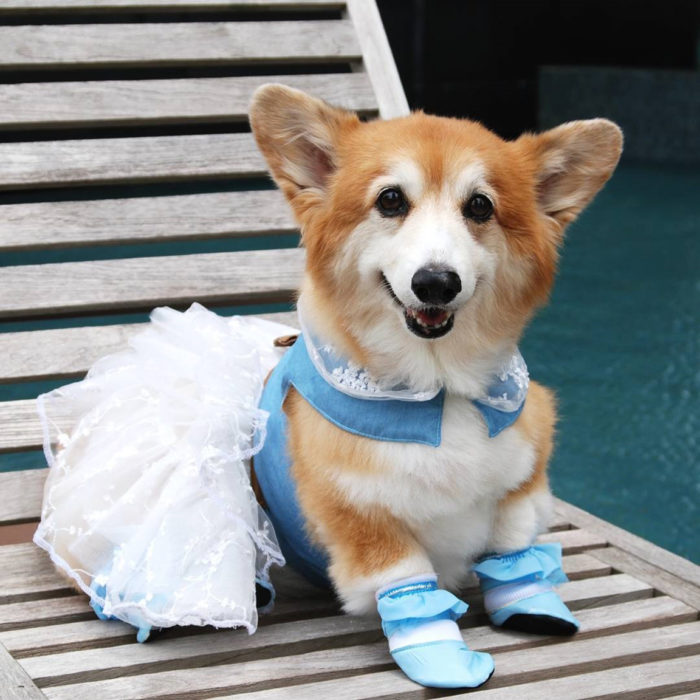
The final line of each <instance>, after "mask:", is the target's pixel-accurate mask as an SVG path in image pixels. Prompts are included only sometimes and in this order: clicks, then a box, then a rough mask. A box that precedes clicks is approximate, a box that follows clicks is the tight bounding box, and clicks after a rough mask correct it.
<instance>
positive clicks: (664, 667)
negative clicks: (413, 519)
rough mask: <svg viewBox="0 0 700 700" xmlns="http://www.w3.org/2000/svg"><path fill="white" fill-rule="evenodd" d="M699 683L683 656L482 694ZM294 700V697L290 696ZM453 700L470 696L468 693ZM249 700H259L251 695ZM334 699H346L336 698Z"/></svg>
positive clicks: (602, 691)
mask: <svg viewBox="0 0 700 700" xmlns="http://www.w3.org/2000/svg"><path fill="white" fill-rule="evenodd" d="M699 683H700V674H699V673H698V662H697V659H688V658H686V657H681V658H677V659H669V660H666V661H653V662H650V663H642V664H639V665H634V666H625V667H623V668H613V669H609V670H605V671H598V672H595V671H594V672H592V673H587V674H585V675H575V676H568V677H566V678H559V679H554V680H545V681H540V682H538V683H530V684H528V685H524V684H523V685H518V686H515V687H513V688H503V689H494V690H488V689H487V690H485V691H483V698H484V700H515V699H516V698H517V700H542V698H566V700H584V699H585V698H593V697H596V698H604V697H605V698H615V697H618V698H625V699H631V698H638V699H639V700H651V698H660V697H664V694H665V693H669V694H670V695H674V696H675V695H676V693H677V692H678V691H683V690H691V689H697V688H698V684H699ZM288 697H291V696H288ZM454 697H462V698H466V697H469V696H467V695H466V694H462V695H458V696H454ZM250 700H256V699H255V696H251V698H250ZM335 700H345V698H343V697H342V696H341V697H338V696H335Z"/></svg>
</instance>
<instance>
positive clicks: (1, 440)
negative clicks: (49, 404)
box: [0, 399, 41, 495]
mask: <svg viewBox="0 0 700 700" xmlns="http://www.w3.org/2000/svg"><path fill="white" fill-rule="evenodd" d="M37 440H38V442H37ZM37 444H41V425H40V424H39V420H38V416H37V412H36V401H35V400H34V399H30V400H26V401H3V402H0V454H2V453H3V452H8V451H15V450H23V449H32V448H33V447H36V446H37ZM3 495H4V494H3Z"/></svg>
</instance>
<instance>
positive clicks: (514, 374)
mask: <svg viewBox="0 0 700 700" xmlns="http://www.w3.org/2000/svg"><path fill="white" fill-rule="evenodd" d="M297 313H298V316H299V324H300V326H301V331H302V337H303V338H304V343H305V345H306V350H307V352H308V354H309V357H310V358H311V361H312V362H313V364H314V366H315V367H316V370H317V371H318V373H319V374H320V375H321V376H322V377H323V378H324V379H325V380H326V382H328V383H329V384H330V385H331V386H333V387H334V388H335V389H337V390H338V391H341V392H343V393H344V394H347V395H348V396H353V397H355V398H360V399H384V400H387V399H395V400H399V401H429V400H430V399H432V398H434V397H435V396H437V395H438V394H439V393H440V390H441V389H442V387H436V388H435V389H434V390H430V391H413V390H412V389H411V388H410V387H408V386H406V385H405V384H395V385H393V386H386V385H383V384H382V383H381V382H379V381H378V380H377V379H375V378H374V377H373V376H372V375H371V374H370V373H369V371H368V370H367V369H366V368H365V367H362V366H360V365H358V364H357V363H355V362H353V361H352V360H350V359H348V358H347V357H344V356H343V355H341V354H340V352H339V351H338V350H337V348H335V347H334V346H333V345H332V344H330V343H324V342H323V341H322V340H321V339H320V338H319V337H318V336H317V335H316V334H315V333H314V332H313V330H312V329H311V328H310V326H309V325H308V323H307V322H306V318H305V316H304V313H303V310H302V301H301V299H300V300H299V303H298V304H297ZM528 385H529V376H528V372H527V365H526V364H525V360H524V359H523V356H522V355H521V354H520V351H519V350H518V349H517V348H516V349H515V351H514V353H513V354H512V355H511V356H510V358H508V361H507V362H506V363H505V364H504V365H503V367H502V368H501V370H500V371H499V372H497V373H496V374H495V375H494V377H493V380H492V381H491V383H490V384H489V387H488V389H487V390H486V393H485V394H484V395H483V396H480V397H479V398H478V399H477V401H478V402H479V403H481V404H482V405H485V406H489V407H491V408H495V409H496V410H499V411H504V412H506V413H511V412H513V411H517V410H518V409H519V408H520V407H521V406H522V404H523V402H524V401H525V396H526V395H527V389H528Z"/></svg>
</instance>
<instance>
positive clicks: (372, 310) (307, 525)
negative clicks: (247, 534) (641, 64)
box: [250, 85, 622, 687]
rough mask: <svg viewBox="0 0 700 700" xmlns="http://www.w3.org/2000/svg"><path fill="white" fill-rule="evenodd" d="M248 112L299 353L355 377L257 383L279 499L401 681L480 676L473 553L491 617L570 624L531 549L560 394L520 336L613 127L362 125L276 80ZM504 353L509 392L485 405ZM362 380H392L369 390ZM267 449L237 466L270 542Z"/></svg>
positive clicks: (486, 668) (553, 559) (546, 288)
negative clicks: (285, 492)
mask: <svg viewBox="0 0 700 700" xmlns="http://www.w3.org/2000/svg"><path fill="white" fill-rule="evenodd" d="M250 123H251V127H252V130H253V133H254V135H255V138H256V140H257V143H258V145H259V148H260V150H261V151H262V153H263V155H264V157H265V159H266V160H267V163H268V165H269V168H270V171H271V174H272V177H273V178H274V180H275V182H276V183H277V185H278V186H279V187H280V189H281V190H282V192H283V193H284V195H285V196H286V199H287V200H288V202H289V204H290V205H291V208H292V210H293V212H294V216H295V217H296V220H297V221H298V223H299V226H300V229H301V234H302V237H301V241H302V245H303V247H304V248H305V251H306V270H305V274H304V278H303V283H302V286H301V291H300V296H299V307H300V310H301V311H302V321H303V329H304V333H303V334H304V336H306V340H307V341H308V340H309V338H311V337H313V338H314V339H315V340H314V341H313V343H312V344H311V345H310V344H309V343H308V342H307V343H306V347H300V348H299V351H298V352H299V353H303V354H304V358H301V359H299V360H298V362H301V363H302V364H303V363H304V362H307V361H308V359H309V356H311V359H312V360H313V362H312V364H314V365H315V364H317V361H318V357H319V353H320V354H321V355H322V354H323V348H328V347H330V348H332V352H333V357H334V358H336V361H337V362H340V363H341V365H342V366H340V365H339V366H340V369H338V367H331V371H330V375H329V376H331V379H332V377H333V376H335V377H336V378H337V377H338V376H340V377H342V376H344V375H347V374H348V371H349V370H350V371H349V373H350V375H351V379H352V377H354V380H355V384H356V385H357V386H358V387H359V389H358V391H357V392H356V394H355V395H354V396H351V397H347V402H348V403H347V407H340V408H338V415H335V414H334V413H333V411H334V410H335V409H333V408H328V407H327V406H325V404H323V402H324V401H329V402H330V404H332V405H335V399H334V398H333V396H337V397H338V402H339V403H342V402H343V401H346V398H345V397H344V396H343V398H342V400H341V394H342V389H343V387H342V386H336V387H335V388H333V389H332V391H334V392H335V394H332V395H331V396H330V398H328V399H319V398H317V395H316V394H314V391H315V390H311V389H308V390H306V391H305V390H304V380H303V379H299V378H298V377H296V378H295V376H294V372H295V371H296V370H294V369H293V368H291V369H289V368H288V371H289V372H290V375H289V376H288V377H287V378H286V380H285V381H283V382H282V383H281V384H280V383H278V385H277V388H276V389H274V388H273V389H270V391H271V392H273V393H274V392H276V394H277V395H276V397H273V399H271V401H275V400H276V401H277V403H278V404H279V406H278V410H279V412H280V413H281V421H282V422H281V423H280V426H281V427H280V431H281V432H280V435H279V436H278V437H279V439H280V440H283V441H286V457H287V462H288V463H287V465H286V466H285V469H288V479H289V481H290V482H291V483H292V484H293V489H294V494H293V497H294V498H295V499H296V500H297V506H298V510H297V512H296V513H295V514H294V516H295V517H296V519H297V521H298V519H299V518H301V520H302V521H303V529H304V536H305V537H307V538H308V542H309V544H308V546H309V547H310V548H311V549H313V550H314V551H320V552H322V553H323V556H324V557H325V560H324V562H325V563H324V565H325V567H326V570H327V575H328V578H329V579H330V581H331V582H332V585H333V587H334V588H335V590H336V591H337V594H338V596H339V597H340V599H341V600H342V603H343V606H344V609H345V610H346V611H347V612H348V613H353V614H376V613H377V610H378V611H379V614H380V617H381V619H382V625H383V629H384V632H385V633H386V636H387V638H388V640H389V648H390V650H391V652H392V655H393V656H394V658H395V660H396V661H397V663H398V665H399V666H400V667H401V668H402V669H403V670H404V672H405V673H406V674H407V675H408V676H409V677H410V678H412V679H414V680H416V681H417V682H419V683H422V684H423V685H427V686H436V687H473V686H477V685H480V684H481V683H483V682H485V681H486V680H487V679H488V677H490V675H491V673H492V672H493V662H492V661H491V659H490V657H489V656H488V654H482V653H479V652H476V651H472V650H470V649H469V648H468V647H467V646H466V644H465V643H464V641H463V639H462V636H461V633H460V632H459V630H458V628H457V625H456V623H455V620H456V619H457V618H458V617H459V616H460V615H461V614H462V613H463V612H464V610H466V605H465V604H464V603H462V602H461V601H460V600H459V599H458V598H457V597H456V596H455V595H454V593H456V592H458V591H459V590H460V588H461V587H462V586H463V585H464V583H465V581H466V580H467V577H468V576H469V574H470V571H471V570H472V568H474V570H475V571H476V573H477V576H478V577H479V580H480V582H481V585H482V589H483V591H484V596H485V605H486V609H487V612H488V613H489V614H490V616H491V620H492V622H493V624H495V625H504V626H508V627H514V628H517V629H523V630H529V631H535V632H545V633H546V632H551V633H560V634H561V633H564V634H569V633H572V632H574V631H575V630H576V629H577V627H578V623H577V622H576V620H575V618H574V617H573V616H572V615H571V613H570V612H569V611H568V610H567V609H566V606H564V604H563V603H562V602H561V600H560V599H559V598H558V596H557V595H556V593H555V592H554V591H553V590H552V585H553V584H556V583H558V582H561V581H563V580H566V579H565V577H564V575H563V572H561V566H560V564H561V562H560V549H559V551H558V552H557V551H555V550H556V547H552V546H550V548H549V549H547V547H546V546H539V547H538V546H536V545H533V542H534V540H535V538H536V537H537V535H538V534H539V533H541V532H542V531H543V530H545V529H546V527H547V524H548V521H549V519H550V515H551V509H552V503H551V501H552V499H551V493H550V489H549V485H548V480H547V463H548V461H549V458H550V455H551V452H552V445H553V438H554V426H555V422H556V408H555V400H554V397H553V395H552V392H551V391H550V390H548V389H547V388H545V387H544V386H542V385H540V384H538V383H536V382H534V381H530V382H529V386H528V385H527V376H526V370H525V369H524V363H522V361H521V359H519V355H518V353H517V344H518V341H519V339H520V337H521V335H522V333H523V329H524V328H525V326H526V324H527V323H528V321H529V320H530V319H531V318H532V315H533V313H534V312H535V310H536V309H537V308H538V307H539V306H540V305H542V304H543V303H544V302H546V300H547V298H548V295H549V292H550V289H551V287H552V283H553V280H554V277H555V272H556V266H557V255H558V249H559V246H560V244H561V242H562V237H563V233H564V230H565V228H566V227H567V225H568V224H569V223H571V222H572V221H573V220H574V219H575V218H576V216H577V215H578V214H579V212H581V210H582V209H583V208H584V207H585V206H586V205H587V204H588V203H589V202H590V201H591V200H592V198H593V197H594V196H595V194H596V193H597V192H598V191H599V190H600V188H601V187H602V186H603V184H604V183H605V182H606V181H607V180H608V178H609V177H610V176H611V174H612V172H613V170H614V169H615V166H616V165H617V162H618V160H619V157H620V154H621V149H622V134H621V131H620V129H619V128H618V127H617V126H616V125H615V124H614V123H612V122H610V121H607V120H605V119H592V120H588V121H575V122H570V123H566V124H563V125H562V126H559V127H557V128H554V129H551V130H549V131H546V132H544V133H541V134H525V135H523V136H521V137H520V138H518V139H516V140H514V141H504V140H503V139H501V138H499V137H498V136H497V135H495V134H494V133H492V132H491V131H489V130H487V129H486V128H484V127H483V126H482V125H480V124H478V123H476V122H473V121H469V120H465V119H453V118H441V117H437V116H432V115H428V114H424V113H422V112H415V113H413V114H411V115H410V116H407V117H402V118H398V119H392V120H389V121H381V120H377V121H367V122H363V121H361V120H360V119H359V118H358V116H357V115H356V114H354V113H352V112H348V111H345V110H343V109H339V108H336V107H333V106H330V105H328V104H326V103H325V102H323V101H321V100H319V99H316V98H314V97H311V96H309V95H307V94H305V93H302V92H300V91H298V90H294V89H291V88H288V87H285V86H282V85H265V86H263V87H261V88H260V89H259V90H258V91H257V92H256V93H255V95H254V97H253V100H252V105H251V108H250ZM300 344H302V341H301V340H297V341H296V343H295V347H296V346H297V345H300ZM338 358H341V359H340V360H338ZM290 362H291V361H290ZM514 363H515V366H516V369H515V370H513V372H511V374H512V376H513V377H515V379H516V383H517V385H518V388H519V390H520V394H521V396H520V400H519V404H518V405H516V406H510V407H507V408H506V410H503V408H502V407H501V408H498V407H495V408H494V407H491V408H487V409H484V407H483V404H484V402H486V403H487V404H488V399H489V397H491V398H494V397H493V392H491V391H490V387H491V386H492V385H493V383H494V380H495V381H496V384H497V386H498V378H499V377H500V378H501V381H503V380H504V378H505V377H506V375H507V374H508V373H509V372H510V371H511V370H509V369H508V368H511V369H512V367H513V366H514ZM348 368H349V370H348ZM358 368H360V369H358ZM336 370H337V371H336ZM304 371H306V370H304ZM299 372H302V371H301V370H299ZM302 373H303V372H302ZM273 377H274V373H273ZM358 378H359V379H358ZM368 378H369V379H368ZM271 380H272V378H271ZM358 382H359V383H358ZM346 385H347V386H351V388H352V386H353V382H352V381H349V382H346ZM368 386H369V387H370V389H367V387H368ZM377 386H378V387H380V389H381V388H386V387H392V388H395V387H400V389H399V390H398V393H395V394H392V393H391V391H390V392H389V393H388V394H387V395H385V396H381V397H380V398H376V397H373V396H372V395H371V393H372V391H374V389H373V388H372V387H374V388H376V387H377ZM280 387H281V388H280ZM266 391H267V389H266ZM363 391H364V392H365V395H363ZM499 391H500V389H499ZM523 392H525V393H526V396H523ZM385 393H386V392H385ZM380 394H381V391H380ZM426 397H427V398H426ZM495 398H497V399H498V398H500V397H499V396H496V397H495ZM352 402H355V403H352ZM409 403H410V404H411V405H410V407H408V408H407V407H406V404H409ZM422 405H426V406H429V407H430V409H426V412H425V413H421V406H422ZM353 407H354V408H353ZM266 408H268V409H270V405H269V406H267V407H266ZM272 408H273V409H274V406H273V407H272ZM409 408H410V411H409V410H408V409H409ZM488 411H491V417H493V415H495V417H496V422H497V423H498V426H497V427H496V428H494V429H493V430H492V428H493V426H492V425H491V424H490V420H491V418H489V416H488V415H487V413H488ZM365 413H366V415H365ZM408 413H410V416H408ZM384 416H386V421H385V419H384ZM436 416H437V417H436ZM356 420H359V421H360V423H361V424H362V426H363V427H361V428H358V427H357V425H355V421H356ZM363 421H364V422H363ZM499 421H500V422H499ZM384 422H386V423H387V424H388V425H389V427H388V428H387V429H388V430H389V434H388V435H387V434H384V433H383V432H382V431H383V430H384V428H383V427H382V424H383V423H384ZM368 423H371V425H368ZM402 431H403V432H402ZM430 431H433V432H431V433H430V435H432V437H430V435H429V436H428V437H429V439H425V438H426V434H427V433H429V432H430ZM264 452H265V450H263V454H262V459H260V460H258V457H256V462H255V472H256V475H257V476H258V479H259V482H260V486H261V490H262V497H263V498H264V499H265V500H266V501H267V502H268V504H269V505H270V508H271V515H272V516H273V522H274V523H275V528H276V529H278V530H281V531H282V532H281V533H280V532H279V531H278V535H280V540H281V542H282V541H287V540H288V539H289V538H287V537H286V534H285V532H284V530H285V527H286V524H285V523H284V522H278V521H277V520H275V518H274V515H275V508H274V504H275V499H276V498H277V495H276V493H275V489H276V488H277V486H276V482H275V481H274V478H271V477H270V476H269V474H267V475H266V473H265V472H269V470H270V469H275V468H277V467H275V466H274V465H273V466H272V467H270V466H268V465H269V464H270V463H271V462H274V460H275V458H274V456H273V457H266V456H265V454H264ZM285 478H287V477H285ZM266 487H267V488H266ZM282 508H283V506H282ZM283 519H284V518H283V517H280V518H278V520H283ZM295 527H298V522H297V523H296V525H295ZM292 539H293V536H292ZM289 542H291V540H289ZM289 542H288V543H289ZM293 548H294V543H293V542H291V545H290V549H293ZM285 555H287V553H285ZM301 558H302V559H304V556H303V553H302V555H301ZM288 559H290V557H289V556H288ZM308 560H309V557H307V561H308ZM303 564H304V562H303V561H302V568H303Z"/></svg>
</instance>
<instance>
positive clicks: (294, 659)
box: [39, 624, 700, 700]
mask: <svg viewBox="0 0 700 700" xmlns="http://www.w3.org/2000/svg"><path fill="white" fill-rule="evenodd" d="M470 632H471V630H469V631H467V633H466V634H465V637H466V638H467V639H468V640H469V643H470V644H471V645H472V646H473V647H475V648H478V649H480V650H484V651H493V652H494V656H495V661H496V664H497V668H498V676H496V677H494V679H493V681H491V682H490V683H489V687H490V688H492V687H498V686H499V685H511V684H512V683H514V682H517V683H522V682H532V681H537V680H540V679H542V678H543V677H547V676H550V677H551V675H553V672H554V674H556V675H558V674H562V673H566V672H569V671H571V670H575V671H583V670H588V669H591V668H594V667H595V670H601V669H605V668H614V667H616V666H618V665H620V663H621V662H624V661H625V660H626V659H630V658H634V656H635V655H638V654H645V655H647V656H650V657H651V658H652V659H662V658H669V657H673V656H678V655H687V654H689V653H692V652H693V650H696V649H697V648H698V646H699V645H700V642H699V641H698V637H697V627H696V625H695V624H685V625H683V624H681V625H675V626H671V627H664V628H661V629H660V630H656V629H652V630H641V631H635V632H629V633H626V634H622V635H619V636H616V637H613V638H611V637H602V638H600V639H588V640H585V639H578V638H577V639H575V640H573V641H569V642H564V643H560V644H556V645H547V646H539V647H535V648H527V642H528V641H531V640H528V639H523V637H515V638H513V637H514V635H513V636H510V638H509V637H508V636H506V635H504V634H503V633H502V632H500V631H495V630H492V629H488V628H480V629H479V632H481V634H478V635H477V634H470ZM655 635H658V637H657V638H656V639H655ZM473 637H477V639H476V640H474V639H473ZM504 637H505V639H504ZM655 641H656V642H657V643H656V644H655ZM650 660H651V659H650ZM557 666H559V670H557ZM387 667H388V668H392V667H393V662H392V660H391V657H390V655H389V653H388V651H387V649H386V644H385V642H383V641H382V642H379V643H376V644H365V645H362V646H350V647H343V648H339V649H337V648H336V649H327V650H321V651H311V652H307V653H301V654H296V655H293V656H281V657H277V658H276V659H275V668H274V674H271V673H270V664H269V660H267V659H265V660H259V661H241V662H240V663H238V664H235V665H233V664H231V665H221V666H214V667H213V668H206V669H203V668H200V669H187V670H186V671H174V672H160V673H155V674H149V675H139V676H136V677H135V678H132V679H131V680H130V686H131V688H130V692H131V693H132V695H135V696H136V697H155V696H157V695H158V694H160V693H162V692H163V691H164V690H166V689H167V692H169V693H178V692H179V693H184V692H188V691H189V692H195V691H200V690H201V691H203V690H208V689H212V688H214V689H217V690H220V689H221V690H226V691H230V690H239V691H240V690H244V689H245V688H246V687H247V686H251V685H253V684H256V685H258V687H259V686H261V685H262V686H264V685H265V684H268V685H273V684H274V685H280V684H281V683H283V682H284V681H285V680H291V679H294V678H298V677H299V676H304V675H316V676H322V677H329V676H331V674H336V675H340V674H342V673H347V672H348V671H353V672H358V671H359V672H367V671H371V670H383V669H385V668H387ZM395 675H396V676H397V677H400V676H399V673H398V672H395ZM39 682H40V683H41V680H40V681H39ZM402 686H403V688H405V689H406V690H408V689H411V690H413V689H415V686H414V685H413V684H411V683H410V681H407V680H403V682H402ZM399 689H400V688H399V687H397V688H396V690H397V691H398V690H399ZM120 690H121V692H123V681H122V685H121V686H120V684H119V682H118V681H117V682H115V681H109V680H108V681H103V682H96V683H80V684H76V685H65V686H62V687H60V688H53V689H51V690H48V689H47V690H46V691H45V692H46V693H47V695H48V697H50V698H61V699H66V700H69V699H70V698H75V699H76V700H78V699H84V700H89V699H90V698H94V697H100V698H101V699H104V700H120V698H121V697H123V696H120V695H119V693H120Z"/></svg>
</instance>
